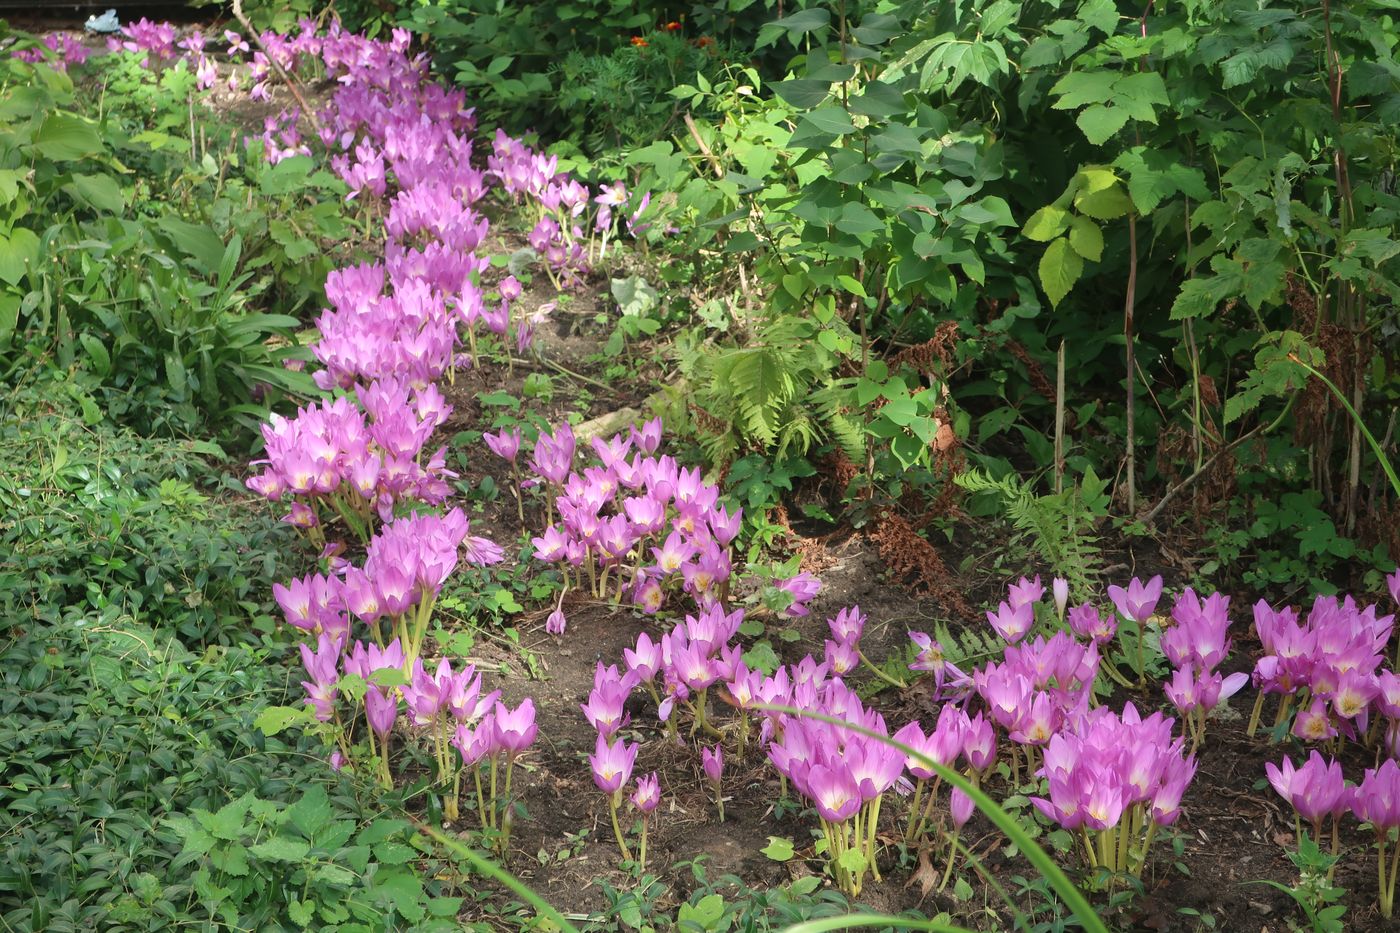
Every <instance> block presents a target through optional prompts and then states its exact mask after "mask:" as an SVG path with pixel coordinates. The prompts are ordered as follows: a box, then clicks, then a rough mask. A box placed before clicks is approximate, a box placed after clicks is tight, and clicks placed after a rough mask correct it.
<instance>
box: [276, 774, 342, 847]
mask: <svg viewBox="0 0 1400 933" xmlns="http://www.w3.org/2000/svg"><path fill="white" fill-rule="evenodd" d="M287 818H288V819H289V820H291V821H292V825H293V826H295V827H296V828H297V829H299V830H301V832H302V834H303V835H304V836H306V837H307V838H308V839H310V838H312V837H314V836H315V835H316V833H318V832H320V831H321V830H322V829H324V828H325V827H326V825H327V824H328V823H330V821H331V803H330V799H329V798H328V797H327V796H326V789H325V788H324V787H322V786H321V785H320V784H312V785H311V786H310V787H308V788H307V789H306V793H304V794H302V796H301V799H300V800H298V801H297V802H296V803H294V804H292V805H291V806H290V807H288V808H287Z"/></svg>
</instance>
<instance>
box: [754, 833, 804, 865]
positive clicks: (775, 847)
mask: <svg viewBox="0 0 1400 933" xmlns="http://www.w3.org/2000/svg"><path fill="white" fill-rule="evenodd" d="M758 851H760V852H762V853H763V854H764V855H766V856H768V857H769V858H770V859H772V860H773V861H775V862H786V861H787V860H788V859H790V858H792V857H793V855H794V854H795V853H796V850H795V849H794V848H793V846H792V840H791V839H784V838H783V837H781V836H769V837H768V845H766V846H764V847H763V848H761V849H759V850H758Z"/></svg>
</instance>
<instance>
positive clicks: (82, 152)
mask: <svg viewBox="0 0 1400 933" xmlns="http://www.w3.org/2000/svg"><path fill="white" fill-rule="evenodd" d="M33 148H34V151H35V152H37V153H39V155H41V156H43V157H44V158H46V159H52V160H53V161H55V162H69V161H73V160H75V159H83V158H86V157H88V156H90V155H95V154H97V153H99V152H101V151H102V137H101V136H99V135H97V127H95V126H94V125H93V124H91V123H89V122H88V121H87V120H84V119H83V118H82V117H78V116H74V115H72V114H67V113H51V114H49V115H48V116H47V117H45V118H44V122H43V123H42V124H40V126H39V131H38V132H37V133H35V134H34V142H33Z"/></svg>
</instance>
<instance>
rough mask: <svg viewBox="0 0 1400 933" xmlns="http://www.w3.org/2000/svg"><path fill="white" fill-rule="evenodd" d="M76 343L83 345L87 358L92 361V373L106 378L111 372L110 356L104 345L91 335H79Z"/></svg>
mask: <svg viewBox="0 0 1400 933" xmlns="http://www.w3.org/2000/svg"><path fill="white" fill-rule="evenodd" d="M78 342H79V343H81V344H82V345H83V349H84V350H86V351H87V355H88V358H89V359H90V360H92V366H93V371H94V372H95V373H96V374H97V375H98V376H101V377H103V378H106V377H107V375H108V374H109V373H111V371H112V355H111V354H110V353H108V352H107V347H106V345H105V344H103V343H102V341H101V340H98V339H97V338H96V337H94V336H93V335H92V334H79V335H78Z"/></svg>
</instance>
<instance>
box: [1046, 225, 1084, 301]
mask: <svg viewBox="0 0 1400 933" xmlns="http://www.w3.org/2000/svg"><path fill="white" fill-rule="evenodd" d="M1039 271H1040V286H1041V288H1043V289H1045V294H1046V295H1047V296H1049V298H1050V303H1051V304H1052V305H1056V306H1058V305H1059V303H1060V302H1061V301H1063V300H1064V297H1065V296H1066V295H1068V294H1069V290H1070V289H1071V288H1073V287H1074V283H1075V282H1077V281H1079V276H1080V275H1082V274H1083V272H1084V260H1083V259H1082V258H1080V256H1079V254H1078V253H1076V252H1075V251H1074V250H1073V249H1072V248H1071V247H1070V245H1069V239H1068V238H1066V237H1060V238H1059V239H1057V240H1055V241H1054V242H1052V243H1051V244H1050V245H1049V246H1048V247H1046V250H1045V255H1044V256H1041V257H1040V269H1039Z"/></svg>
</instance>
